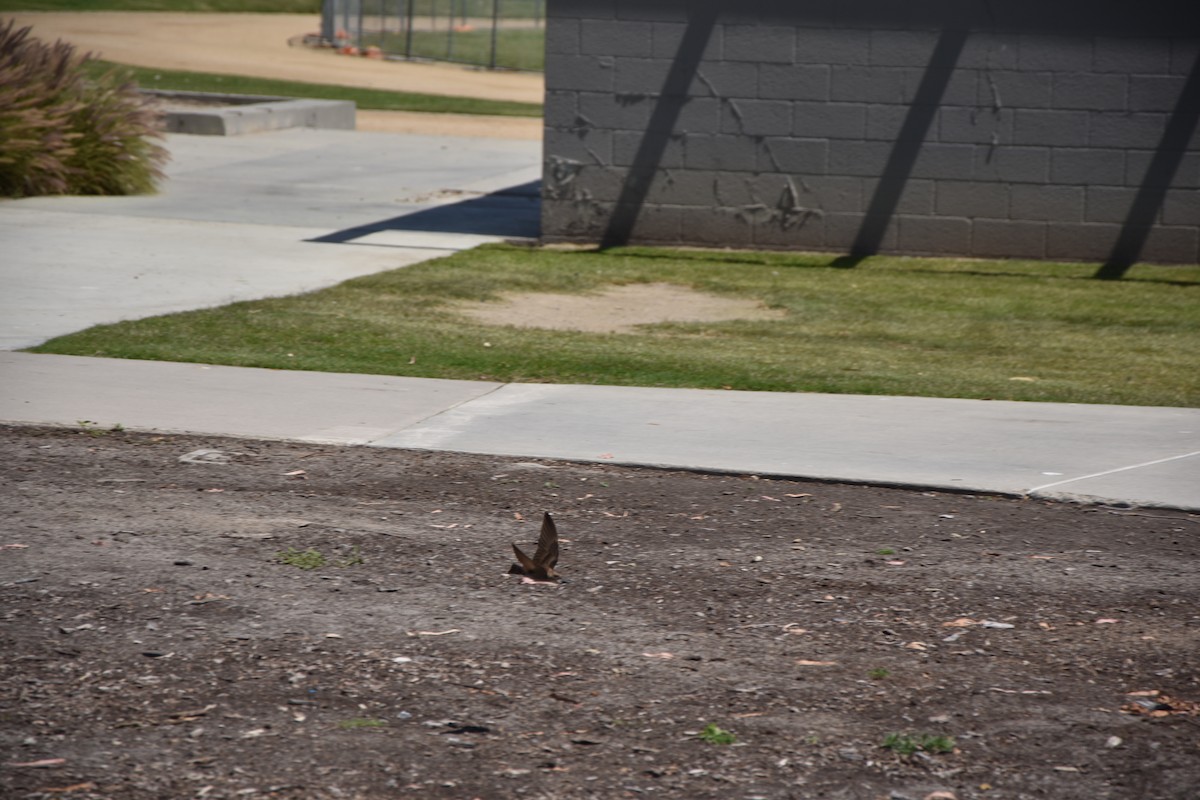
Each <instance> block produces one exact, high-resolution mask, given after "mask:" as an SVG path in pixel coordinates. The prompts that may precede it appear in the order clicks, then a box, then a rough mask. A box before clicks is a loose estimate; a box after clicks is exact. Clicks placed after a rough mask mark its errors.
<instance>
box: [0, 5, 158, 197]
mask: <svg viewBox="0 0 1200 800" xmlns="http://www.w3.org/2000/svg"><path fill="white" fill-rule="evenodd" d="M29 31H30V28H22V29H20V30H17V29H16V27H15V22H14V21H12V20H9V21H8V22H6V23H0V195H3V196H6V197H28V196H34V195H46V194H138V193H142V192H150V191H153V190H154V187H155V183H156V181H157V180H158V179H160V178H161V177H162V165H163V164H165V163H166V160H167V152H166V150H165V149H164V148H163V147H162V146H161V145H160V144H159V143H158V142H157V140H158V139H159V138H161V134H160V133H159V132H158V131H157V130H155V127H154V114H153V112H152V111H151V109H150V106H149V104H148V102H147V101H146V99H145V98H144V97H143V96H142V95H141V94H139V93H138V91H137V87H136V86H134V85H133V84H129V83H125V84H122V83H120V82H119V81H118V79H117V77H116V75H115V74H114V73H108V74H106V75H104V76H102V77H100V78H99V79H97V80H89V79H88V77H87V75H86V74H85V72H84V70H83V64H84V62H85V61H87V60H88V58H89V56H80V55H79V54H78V53H77V52H76V50H75V47H74V46H73V45H70V44H67V43H66V42H61V41H59V42H55V43H54V44H52V45H51V44H46V43H45V42H42V41H39V40H38V39H35V38H33V37H31V36H30V35H29Z"/></svg>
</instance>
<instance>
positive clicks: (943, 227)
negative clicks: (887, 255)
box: [898, 215, 971, 255]
mask: <svg viewBox="0 0 1200 800" xmlns="http://www.w3.org/2000/svg"><path fill="white" fill-rule="evenodd" d="M898 219H899V223H900V226H899V228H900V238H899V249H900V250H901V251H902V252H905V253H931V254H934V255H943V254H954V253H967V252H969V251H970V249H971V221H970V220H968V219H964V218H962V217H913V216H904V215H902V216H900V217H899V218H898Z"/></svg>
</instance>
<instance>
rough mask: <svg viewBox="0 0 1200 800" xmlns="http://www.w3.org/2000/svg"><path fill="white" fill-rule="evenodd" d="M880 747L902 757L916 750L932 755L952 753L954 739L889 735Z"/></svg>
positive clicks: (922, 735) (923, 735)
mask: <svg viewBox="0 0 1200 800" xmlns="http://www.w3.org/2000/svg"><path fill="white" fill-rule="evenodd" d="M880 746H881V747H886V748H887V749H889V750H892V751H894V752H896V753H899V754H900V755H902V756H911V755H912V754H913V753H915V752H917V751H918V750H923V751H924V752H926V753H933V754H934V755H937V754H940V753H952V752H954V739H953V738H952V737H950V736H933V735H931V734H928V733H926V734H921V735H919V736H912V735H909V734H907V733H889V734H888V735H887V736H886V737H884V740H883V744H882V745H880Z"/></svg>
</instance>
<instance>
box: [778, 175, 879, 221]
mask: <svg viewBox="0 0 1200 800" xmlns="http://www.w3.org/2000/svg"><path fill="white" fill-rule="evenodd" d="M793 183H795V185H796V188H797V189H799V190H800V192H801V193H802V194H801V199H802V201H803V202H804V204H805V205H808V206H812V207H814V208H818V209H820V210H821V211H823V212H825V213H833V212H848V213H861V212H862V210H863V209H864V208H865V207H866V205H865V203H866V198H868V197H869V195H865V194H864V193H863V179H862V178H848V177H844V176H841V175H824V176H822V175H816V176H809V175H797V176H795V177H794V178H793Z"/></svg>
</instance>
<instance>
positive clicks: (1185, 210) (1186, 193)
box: [1162, 189, 1200, 227]
mask: <svg viewBox="0 0 1200 800" xmlns="http://www.w3.org/2000/svg"><path fill="white" fill-rule="evenodd" d="M1162 221H1163V224H1164V225H1191V226H1193V227H1195V226H1196V225H1197V224H1200V192H1195V191H1190V190H1187V189H1169V190H1167V194H1166V196H1165V197H1164V198H1163V207H1162Z"/></svg>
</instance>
